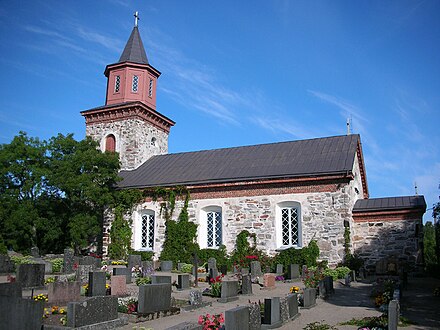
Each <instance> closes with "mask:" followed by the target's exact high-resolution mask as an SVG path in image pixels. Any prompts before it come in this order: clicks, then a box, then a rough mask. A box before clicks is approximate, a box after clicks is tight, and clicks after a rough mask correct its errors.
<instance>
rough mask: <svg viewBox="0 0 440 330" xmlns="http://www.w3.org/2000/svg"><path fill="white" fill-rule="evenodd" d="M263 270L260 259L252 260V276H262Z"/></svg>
mask: <svg viewBox="0 0 440 330" xmlns="http://www.w3.org/2000/svg"><path fill="white" fill-rule="evenodd" d="M262 275H263V273H262V272H261V264H260V262H259V261H251V276H252V278H256V277H259V276H262Z"/></svg>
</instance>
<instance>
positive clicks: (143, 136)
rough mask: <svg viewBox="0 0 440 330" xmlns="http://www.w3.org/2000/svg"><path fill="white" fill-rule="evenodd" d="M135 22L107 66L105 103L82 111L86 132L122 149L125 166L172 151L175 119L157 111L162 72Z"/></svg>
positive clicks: (107, 145)
mask: <svg viewBox="0 0 440 330" xmlns="http://www.w3.org/2000/svg"><path fill="white" fill-rule="evenodd" d="M138 19H139V16H138V13H137V12H136V14H135V25H134V28H133V31H132V32H131V35H130V38H129V39H128V41H127V44H126V45H125V48H124V51H123V52H122V55H121V57H120V58H119V61H118V62H117V63H114V64H109V65H107V67H106V68H105V71H104V75H105V76H106V77H107V93H106V100H105V105H104V106H101V107H98V108H93V109H90V110H86V111H82V112H81V115H82V116H84V118H85V120H86V135H87V136H90V137H92V138H93V139H94V140H96V141H98V142H99V144H100V148H101V150H102V151H116V152H118V153H119V159H120V162H121V169H122V170H133V169H135V168H137V167H139V166H140V165H141V164H143V163H144V162H145V161H146V160H147V159H149V158H150V157H152V156H155V155H162V154H166V153H168V134H169V132H170V129H171V127H172V126H174V124H175V123H174V121H172V120H171V119H169V118H167V117H165V116H164V115H162V114H160V113H159V112H157V111H156V90H157V79H158V78H159V76H160V72H159V71H158V70H157V69H155V68H154V67H153V66H152V65H150V63H149V62H148V58H147V54H146V52H145V49H144V45H143V44H142V40H141V37H140V34H139V29H138V26H137V25H138V24H137V22H138Z"/></svg>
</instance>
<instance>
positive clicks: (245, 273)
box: [241, 268, 249, 275]
mask: <svg viewBox="0 0 440 330" xmlns="http://www.w3.org/2000/svg"><path fill="white" fill-rule="evenodd" d="M247 274H249V268H242V269H241V275H247Z"/></svg>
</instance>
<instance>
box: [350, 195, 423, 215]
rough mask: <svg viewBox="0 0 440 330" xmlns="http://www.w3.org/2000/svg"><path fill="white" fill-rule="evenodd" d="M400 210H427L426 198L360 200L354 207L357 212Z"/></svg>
mask: <svg viewBox="0 0 440 330" xmlns="http://www.w3.org/2000/svg"><path fill="white" fill-rule="evenodd" d="M398 209H421V210H423V211H425V210H426V202H425V197H424V196H423V195H421V196H401V197H385V198H369V199H358V200H357V201H356V203H355V204H354V207H353V213H355V212H371V211H386V210H398Z"/></svg>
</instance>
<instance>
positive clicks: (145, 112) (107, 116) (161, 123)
mask: <svg viewBox="0 0 440 330" xmlns="http://www.w3.org/2000/svg"><path fill="white" fill-rule="evenodd" d="M81 115H83V116H84V118H85V120H86V125H93V124H101V123H109V122H114V121H120V120H125V119H141V120H143V121H146V122H148V123H150V124H151V125H153V126H155V127H157V128H158V129H160V130H162V131H164V132H166V133H169V132H170V129H171V127H172V126H174V124H175V123H174V122H173V121H172V120H170V119H168V118H166V117H164V116H162V115H161V114H160V113H158V112H157V111H154V110H153V109H152V108H150V107H148V106H147V105H145V104H143V103H142V102H136V103H130V104H122V105H118V106H113V107H105V108H102V109H96V110H87V111H83V112H81Z"/></svg>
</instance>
